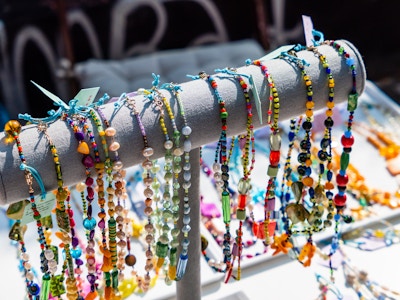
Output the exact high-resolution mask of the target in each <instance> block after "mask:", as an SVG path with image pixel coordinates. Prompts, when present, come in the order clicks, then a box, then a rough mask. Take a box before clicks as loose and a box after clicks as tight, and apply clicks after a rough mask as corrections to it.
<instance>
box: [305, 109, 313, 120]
mask: <svg viewBox="0 0 400 300" xmlns="http://www.w3.org/2000/svg"><path fill="white" fill-rule="evenodd" d="M306 116H307V117H309V118H311V117H312V116H313V111H312V110H311V109H307V110H306Z"/></svg>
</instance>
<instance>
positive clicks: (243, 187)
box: [215, 69, 256, 280]
mask: <svg viewBox="0 0 400 300" xmlns="http://www.w3.org/2000/svg"><path fill="white" fill-rule="evenodd" d="M215 71H216V72H222V73H226V74H230V75H232V76H234V78H235V79H236V80H237V81H238V83H239V85H240V87H241V89H242V91H243V95H244V98H245V101H246V112H247V124H246V125H247V126H246V135H244V136H242V137H240V140H244V143H241V142H239V145H241V149H242V156H241V164H242V167H243V176H242V177H241V178H240V180H239V182H238V186H237V189H238V193H239V196H238V203H237V207H236V218H237V219H238V220H239V229H238V231H237V237H236V240H235V244H234V247H235V248H236V247H237V250H238V251H237V258H238V267H237V276H236V277H235V279H236V280H240V277H241V267H240V262H241V257H242V250H243V241H242V236H243V221H244V220H245V219H246V206H247V197H248V196H249V193H250V190H251V181H250V176H251V173H252V171H253V169H254V164H255V152H256V150H255V138H254V131H253V128H254V126H253V113H252V105H251V100H250V96H249V88H248V85H247V83H246V82H245V80H244V78H243V77H244V76H245V75H241V74H238V73H237V72H236V70H234V69H229V70H228V69H223V70H219V69H218V70H215ZM250 152H251V159H250V162H249V157H250ZM232 252H233V251H232ZM235 252H236V251H235Z"/></svg>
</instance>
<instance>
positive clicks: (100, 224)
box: [97, 219, 106, 229]
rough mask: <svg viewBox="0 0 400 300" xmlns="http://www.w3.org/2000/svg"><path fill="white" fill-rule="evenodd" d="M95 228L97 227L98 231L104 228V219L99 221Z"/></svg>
mask: <svg viewBox="0 0 400 300" xmlns="http://www.w3.org/2000/svg"><path fill="white" fill-rule="evenodd" d="M97 226H99V228H100V229H104V228H106V222H105V221H104V219H101V220H100V222H99V223H98V224H97Z"/></svg>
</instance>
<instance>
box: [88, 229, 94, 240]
mask: <svg viewBox="0 0 400 300" xmlns="http://www.w3.org/2000/svg"><path fill="white" fill-rule="evenodd" d="M89 238H90V239H91V240H93V238H94V230H90V234H89Z"/></svg>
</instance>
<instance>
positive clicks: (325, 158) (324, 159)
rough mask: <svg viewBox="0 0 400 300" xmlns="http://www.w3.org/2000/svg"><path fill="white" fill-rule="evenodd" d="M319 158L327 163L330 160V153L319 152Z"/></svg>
mask: <svg viewBox="0 0 400 300" xmlns="http://www.w3.org/2000/svg"><path fill="white" fill-rule="evenodd" d="M318 158H319V159H320V160H322V161H326V160H327V159H328V153H326V152H325V151H322V150H319V151H318Z"/></svg>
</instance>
